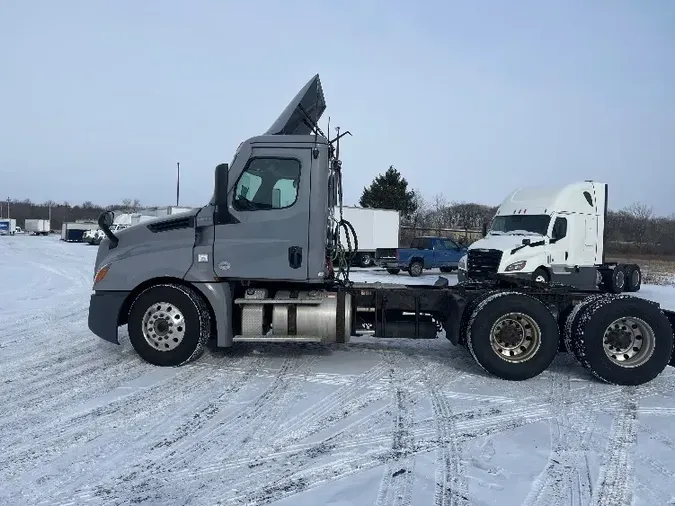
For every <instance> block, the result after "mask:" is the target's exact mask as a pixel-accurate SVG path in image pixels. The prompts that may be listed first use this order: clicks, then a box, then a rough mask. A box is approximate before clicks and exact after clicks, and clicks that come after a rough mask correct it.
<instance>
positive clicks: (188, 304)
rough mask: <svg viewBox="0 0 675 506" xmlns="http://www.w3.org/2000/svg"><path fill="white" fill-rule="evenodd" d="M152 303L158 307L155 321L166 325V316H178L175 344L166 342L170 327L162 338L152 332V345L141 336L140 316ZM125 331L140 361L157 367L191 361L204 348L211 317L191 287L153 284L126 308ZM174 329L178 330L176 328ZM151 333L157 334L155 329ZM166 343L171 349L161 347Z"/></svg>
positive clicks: (209, 332) (141, 324)
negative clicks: (179, 323)
mask: <svg viewBox="0 0 675 506" xmlns="http://www.w3.org/2000/svg"><path fill="white" fill-rule="evenodd" d="M162 303H165V304H162ZM155 305H157V307H158V308H161V309H159V311H158V312H159V314H160V317H159V318H157V320H156V321H158V322H159V321H160V320H164V321H165V323H167V324H168V320H167V317H168V316H169V315H174V314H178V313H180V314H181V315H182V317H183V318H182V321H183V323H184V330H183V332H184V334H183V337H182V340H181V341H179V342H178V344H173V343H170V344H169V339H171V337H170V336H171V331H173V330H174V329H173V328H169V329H168V331H167V332H169V333H168V334H166V335H164V336H163V337H158V336H157V334H154V335H155V339H154V341H155V342H156V343H157V344H156V345H155V346H152V345H151V344H150V342H148V340H146V338H145V337H144V333H143V325H144V324H143V317H144V315H145V313H146V311H148V310H149V309H150V308H152V307H153V306H155ZM162 315H164V316H162ZM172 321H173V320H172ZM171 327H173V325H171ZM128 330H129V340H130V341H131V345H132V346H133V347H134V349H135V350H136V352H137V353H138V354H139V355H140V357H141V358H142V359H143V360H145V361H146V362H150V363H151V364H154V365H159V366H179V365H183V364H186V363H188V362H190V361H192V360H195V359H196V358H198V357H199V356H200V355H201V354H202V352H203V351H204V346H205V345H206V343H207V341H208V340H209V337H210V336H211V316H210V313H209V310H208V307H207V306H206V304H205V302H204V301H203V299H202V298H201V296H200V295H199V294H198V293H197V292H195V291H194V290H193V289H191V288H187V287H185V286H181V285H172V284H165V285H155V286H152V287H150V288H148V289H146V290H144V291H143V292H141V294H140V295H139V296H138V297H136V300H134V302H133V304H132V306H131V310H130V311H129V324H128ZM159 330H163V329H161V328H160V329H159ZM175 330H176V331H178V332H180V329H179V327H177V328H176V329H175ZM155 332H157V333H159V332H158V330H157V329H155ZM150 340H153V339H150ZM174 340H175V338H174ZM170 345H171V346H175V348H173V349H169V350H166V351H165V350H163V349H161V348H164V347H167V348H168V347H169V346H170ZM160 349H161V351H160Z"/></svg>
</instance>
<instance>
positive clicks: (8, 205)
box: [7, 197, 9, 219]
mask: <svg viewBox="0 0 675 506" xmlns="http://www.w3.org/2000/svg"><path fill="white" fill-rule="evenodd" d="M7 219H9V197H7Z"/></svg>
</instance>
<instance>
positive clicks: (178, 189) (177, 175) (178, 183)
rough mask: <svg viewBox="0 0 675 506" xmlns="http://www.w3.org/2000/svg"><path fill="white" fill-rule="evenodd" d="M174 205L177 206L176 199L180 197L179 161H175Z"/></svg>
mask: <svg viewBox="0 0 675 506" xmlns="http://www.w3.org/2000/svg"><path fill="white" fill-rule="evenodd" d="M176 169H177V171H178V173H177V174H176V207H178V199H179V198H180V162H176Z"/></svg>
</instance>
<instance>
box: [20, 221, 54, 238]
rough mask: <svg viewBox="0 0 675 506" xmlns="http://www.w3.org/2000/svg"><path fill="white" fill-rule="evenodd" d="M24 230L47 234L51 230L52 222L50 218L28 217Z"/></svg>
mask: <svg viewBox="0 0 675 506" xmlns="http://www.w3.org/2000/svg"><path fill="white" fill-rule="evenodd" d="M23 230H24V231H25V232H26V233H27V234H33V235H47V234H49V231H50V230H51V222H50V221H49V220H40V219H34V218H27V219H26V221H25V222H24V224H23Z"/></svg>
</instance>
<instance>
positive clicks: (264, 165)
mask: <svg viewBox="0 0 675 506" xmlns="http://www.w3.org/2000/svg"><path fill="white" fill-rule="evenodd" d="M299 184H300V162H299V161H298V160H296V159H293V158H252V159H251V160H249V162H248V165H247V166H246V168H245V169H244V171H243V172H242V173H241V176H239V180H238V181H237V186H236V187H235V190H234V200H233V202H232V206H233V207H234V208H235V209H236V210H237V211H259V210H265V209H286V208H288V207H291V206H292V205H293V204H295V202H296V200H298V186H299Z"/></svg>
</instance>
